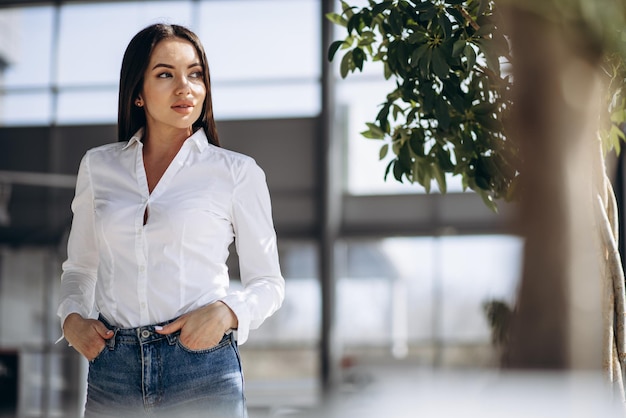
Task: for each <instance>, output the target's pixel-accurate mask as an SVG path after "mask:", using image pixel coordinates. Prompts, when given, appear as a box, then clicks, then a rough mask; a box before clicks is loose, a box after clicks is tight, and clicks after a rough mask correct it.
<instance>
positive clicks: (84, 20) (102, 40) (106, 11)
mask: <svg viewBox="0 0 626 418" xmlns="http://www.w3.org/2000/svg"><path fill="white" fill-rule="evenodd" d="M191 15H192V13H191V3H190V2H189V1H163V2H160V1H153V2H128V3H126V2H121V3H103V4H81V5H71V6H63V7H62V9H61V28H60V38H59V39H60V48H59V73H58V82H59V84H60V85H61V86H63V85H85V84H112V85H114V86H117V84H118V79H119V73H120V66H121V63H122V56H123V54H124V50H125V49H126V46H127V45H128V42H129V41H130V39H131V38H132V37H133V36H134V35H135V33H137V32H138V31H139V30H141V29H142V28H143V27H145V26H147V25H149V24H151V23H156V22H162V21H165V22H169V23H180V24H183V25H187V26H189V24H190V18H191ZM96 16H97V19H94V17H96ZM113 22H114V25H113Z"/></svg>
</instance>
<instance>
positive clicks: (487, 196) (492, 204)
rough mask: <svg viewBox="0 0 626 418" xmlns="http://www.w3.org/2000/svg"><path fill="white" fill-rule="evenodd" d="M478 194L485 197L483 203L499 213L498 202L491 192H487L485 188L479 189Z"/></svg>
mask: <svg viewBox="0 0 626 418" xmlns="http://www.w3.org/2000/svg"><path fill="white" fill-rule="evenodd" d="M478 194H479V195H480V197H481V198H482V199H483V203H484V204H485V206H487V207H488V208H489V209H491V210H492V211H493V212H494V213H498V206H497V205H496V202H494V200H493V198H492V197H491V195H490V194H489V193H487V192H485V191H484V190H478Z"/></svg>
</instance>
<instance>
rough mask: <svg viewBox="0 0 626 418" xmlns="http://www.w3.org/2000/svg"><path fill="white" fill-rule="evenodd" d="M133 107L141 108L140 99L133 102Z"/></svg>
mask: <svg viewBox="0 0 626 418" xmlns="http://www.w3.org/2000/svg"><path fill="white" fill-rule="evenodd" d="M135 106H137V107H141V106H143V102H142V101H141V99H137V100H135Z"/></svg>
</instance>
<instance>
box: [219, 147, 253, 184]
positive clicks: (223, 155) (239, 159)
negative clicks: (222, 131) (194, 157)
mask: <svg viewBox="0 0 626 418" xmlns="http://www.w3.org/2000/svg"><path fill="white" fill-rule="evenodd" d="M207 151H208V152H207V154H208V155H210V158H211V160H213V161H218V162H219V163H221V164H224V166H225V167H226V168H227V169H228V170H230V171H231V172H232V173H233V175H235V177H237V176H238V175H239V174H240V173H241V172H242V171H248V170H251V169H252V170H255V169H259V166H258V165H257V163H256V161H255V159H254V158H252V157H250V156H249V155H246V154H242V153H240V152H237V151H232V150H229V149H225V148H221V147H217V146H215V145H212V144H209V149H208V150H207Z"/></svg>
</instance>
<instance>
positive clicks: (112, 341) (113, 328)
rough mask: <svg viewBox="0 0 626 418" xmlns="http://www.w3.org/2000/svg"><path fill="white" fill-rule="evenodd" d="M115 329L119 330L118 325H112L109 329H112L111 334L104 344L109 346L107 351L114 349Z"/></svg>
mask: <svg viewBox="0 0 626 418" xmlns="http://www.w3.org/2000/svg"><path fill="white" fill-rule="evenodd" d="M117 330H119V328H118V327H112V330H111V331H113V336H112V337H111V338H109V339H108V340H106V345H107V347H109V351H113V350H115V339H116V338H117Z"/></svg>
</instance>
